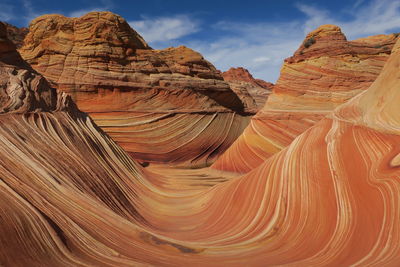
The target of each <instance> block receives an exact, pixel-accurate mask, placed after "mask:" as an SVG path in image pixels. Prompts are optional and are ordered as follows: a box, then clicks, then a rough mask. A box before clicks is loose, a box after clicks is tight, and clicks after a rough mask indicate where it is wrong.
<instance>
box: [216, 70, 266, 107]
mask: <svg viewBox="0 0 400 267" xmlns="http://www.w3.org/2000/svg"><path fill="white" fill-rule="evenodd" d="M222 77H224V80H225V81H227V82H229V85H230V86H231V88H232V90H234V91H235V92H241V91H247V92H248V93H249V94H250V96H251V98H253V99H254V101H255V103H256V106H257V109H258V110H259V109H261V108H262V107H263V106H264V104H265V102H266V101H267V98H268V95H269V94H270V93H271V90H272V88H273V87H274V84H273V83H270V82H266V81H263V80H260V79H254V78H253V76H252V75H251V74H250V72H249V71H248V70H246V69H244V68H241V67H239V68H230V69H229V70H227V71H225V72H223V73H222ZM237 94H238V95H240V93H237Z"/></svg>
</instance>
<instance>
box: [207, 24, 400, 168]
mask: <svg viewBox="0 0 400 267" xmlns="http://www.w3.org/2000/svg"><path fill="white" fill-rule="evenodd" d="M396 39H397V34H390V35H377V36H371V37H368V38H363V39H358V40H354V41H347V40H346V37H345V36H344V34H343V33H342V32H341V30H340V28H339V27H337V26H334V25H323V26H321V27H319V28H318V29H316V30H315V31H313V32H311V33H309V34H308V35H307V37H306V39H305V40H304V42H303V44H302V45H301V46H300V47H299V49H298V50H297V51H296V52H295V54H294V55H293V56H292V57H290V58H288V59H286V60H285V63H284V65H283V67H282V70H281V75H280V77H279V79H278V81H277V83H276V85H275V86H274V88H273V91H272V93H271V94H270V95H269V97H268V100H267V103H266V104H265V106H264V107H263V109H262V110H261V111H259V112H258V113H257V114H256V115H255V116H254V117H253V118H252V121H251V122H250V125H249V126H248V127H247V128H246V130H245V131H244V133H243V135H242V136H240V137H239V138H238V140H237V141H236V142H235V143H234V144H233V145H232V146H231V147H230V148H229V150H228V151H226V152H225V154H223V155H222V156H221V158H220V159H219V160H218V161H217V162H216V163H215V164H214V165H213V168H216V169H221V170H228V171H234V172H241V173H245V172H248V171H250V170H252V169H253V168H255V167H257V166H258V165H260V164H261V163H262V162H263V161H264V160H265V159H266V158H268V157H270V156H271V155H273V154H274V153H276V152H277V151H279V150H281V149H283V148H284V147H286V146H287V145H289V144H290V143H291V142H292V141H293V140H294V139H295V138H296V137H297V136H298V135H299V134H300V133H302V132H304V131H305V130H306V129H308V128H309V127H311V126H312V125H314V124H315V123H316V122H317V121H319V120H321V119H322V118H323V117H324V116H325V115H326V114H328V113H329V112H330V111H331V110H333V109H334V108H335V107H337V106H338V105H340V104H342V103H344V102H346V101H347V100H349V99H350V98H352V97H353V96H355V95H357V94H359V93H360V92H362V91H364V90H365V89H367V88H368V87H369V86H370V85H371V83H372V82H373V81H374V80H375V79H376V77H377V76H378V74H379V73H380V71H381V69H382V67H383V65H384V63H385V62H386V60H387V58H388V57H389V55H390V51H391V49H392V47H393V45H394V43H395V41H396Z"/></svg>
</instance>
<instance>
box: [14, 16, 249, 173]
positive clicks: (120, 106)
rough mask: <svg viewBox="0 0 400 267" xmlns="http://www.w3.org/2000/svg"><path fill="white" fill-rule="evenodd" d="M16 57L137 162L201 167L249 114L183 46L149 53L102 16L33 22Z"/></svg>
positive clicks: (122, 26)
mask: <svg viewBox="0 0 400 267" xmlns="http://www.w3.org/2000/svg"><path fill="white" fill-rule="evenodd" d="M20 52H21V54H22V56H23V58H24V59H25V60H26V61H27V62H29V63H30V64H31V65H32V67H33V68H34V69H35V70H37V71H38V72H39V73H41V74H42V75H44V76H45V77H46V78H47V79H48V80H49V81H50V82H51V84H52V85H53V86H54V87H56V88H57V89H58V90H61V91H63V92H67V93H69V94H71V95H72V98H73V99H74V101H75V102H76V103H77V105H78V107H79V108H80V109H81V110H82V111H84V112H87V113H89V114H90V116H91V117H92V118H93V119H94V120H95V122H96V123H97V124H98V125H99V126H100V127H101V128H102V129H103V130H104V131H105V132H106V133H108V134H109V135H110V136H111V137H112V138H113V139H114V140H116V141H117V143H119V144H120V145H121V146H122V147H123V148H124V149H125V150H126V151H128V152H129V153H130V155H131V156H132V157H133V158H135V159H138V160H141V161H148V162H161V163H176V164H182V165H192V166H193V165H194V166H202V165H205V164H209V163H210V162H212V161H213V159H214V158H215V157H216V156H218V155H219V154H220V153H222V152H223V151H224V150H226V149H227V148H228V147H229V146H230V145H231V144H232V143H233V141H234V140H235V139H236V138H237V137H238V136H239V135H240V133H241V132H242V131H243V129H244V128H245V127H246V125H247V124H248V122H249V117H248V115H249V114H248V112H250V111H251V110H253V109H252V107H248V106H246V104H245V103H249V105H251V104H252V102H251V101H241V100H240V99H239V98H238V96H237V95H236V94H235V93H234V92H233V91H232V90H231V89H230V87H229V85H228V84H227V83H226V82H224V81H223V78H222V76H221V75H220V73H219V72H218V71H217V70H216V69H215V68H214V66H212V65H211V64H210V63H209V62H208V61H206V60H204V58H203V57H202V56H201V55H200V54H199V53H197V52H195V51H193V50H191V49H189V48H186V47H183V46H181V47H178V48H168V49H164V50H153V49H151V48H150V47H149V46H148V45H147V43H146V42H145V41H144V40H143V39H142V37H141V36H140V35H139V34H138V33H137V32H135V31H134V30H133V29H132V28H130V26H129V25H128V23H127V22H126V21H125V20H124V19H122V18H121V17H119V16H117V15H115V14H113V13H110V12H91V13H88V14H87V15H85V16H82V17H81V18H66V17H64V16H61V15H45V16H42V17H39V18H37V19H35V20H33V21H32V23H31V25H30V28H29V34H28V35H27V37H26V39H25V45H24V46H23V47H22V48H21V49H20ZM248 97H249V96H248ZM249 99H250V100H251V98H250V97H249Z"/></svg>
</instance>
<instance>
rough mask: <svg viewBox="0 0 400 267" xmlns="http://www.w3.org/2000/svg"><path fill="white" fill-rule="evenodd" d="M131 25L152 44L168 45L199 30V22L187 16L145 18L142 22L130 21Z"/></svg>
mask: <svg viewBox="0 0 400 267" xmlns="http://www.w3.org/2000/svg"><path fill="white" fill-rule="evenodd" d="M129 24H130V25H131V26H132V28H134V29H135V30H136V31H138V32H139V33H140V34H141V35H142V36H143V38H144V39H145V40H146V41H147V42H150V43H157V42H165V43H166V42H168V41H170V40H176V39H178V38H180V37H183V36H186V35H189V34H192V33H195V32H197V31H198V30H199V23H198V21H197V20H195V19H192V18H190V17H189V16H187V15H176V16H173V17H156V18H150V17H144V18H143V19H142V20H137V21H130V22H129Z"/></svg>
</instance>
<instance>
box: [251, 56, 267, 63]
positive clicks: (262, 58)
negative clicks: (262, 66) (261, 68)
mask: <svg viewBox="0 0 400 267" xmlns="http://www.w3.org/2000/svg"><path fill="white" fill-rule="evenodd" d="M270 60H271V58H269V57H256V58H253V61H254V62H267V61H270Z"/></svg>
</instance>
